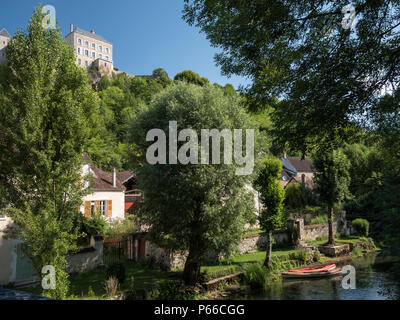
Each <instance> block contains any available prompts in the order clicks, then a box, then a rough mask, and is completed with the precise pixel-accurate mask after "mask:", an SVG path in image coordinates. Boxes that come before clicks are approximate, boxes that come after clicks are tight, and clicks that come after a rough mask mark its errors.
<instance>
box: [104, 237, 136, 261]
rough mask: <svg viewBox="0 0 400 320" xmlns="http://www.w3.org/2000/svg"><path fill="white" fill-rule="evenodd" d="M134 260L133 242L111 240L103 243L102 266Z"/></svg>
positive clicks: (129, 240) (130, 239)
mask: <svg viewBox="0 0 400 320" xmlns="http://www.w3.org/2000/svg"><path fill="white" fill-rule="evenodd" d="M132 260H135V242H134V240H133V239H132V238H131V237H129V238H128V239H124V240H121V239H111V240H107V241H104V264H105V265H109V264H111V263H115V262H124V261H132Z"/></svg>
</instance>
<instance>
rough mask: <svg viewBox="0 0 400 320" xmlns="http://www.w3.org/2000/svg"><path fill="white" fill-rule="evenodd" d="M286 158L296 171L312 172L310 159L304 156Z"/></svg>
mask: <svg viewBox="0 0 400 320" xmlns="http://www.w3.org/2000/svg"><path fill="white" fill-rule="evenodd" d="M287 160H289V162H290V163H291V164H292V166H293V167H294V168H296V170H297V172H313V169H312V161H311V159H309V158H307V157H305V158H304V159H302V158H301V157H288V158H287Z"/></svg>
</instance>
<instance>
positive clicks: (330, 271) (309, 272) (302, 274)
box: [282, 264, 342, 278]
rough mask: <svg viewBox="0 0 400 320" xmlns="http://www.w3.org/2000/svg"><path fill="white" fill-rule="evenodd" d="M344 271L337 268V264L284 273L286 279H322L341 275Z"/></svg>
mask: <svg viewBox="0 0 400 320" xmlns="http://www.w3.org/2000/svg"><path fill="white" fill-rule="evenodd" d="M341 272H342V269H341V268H336V264H330V265H328V266H321V267H314V268H303V269H295V270H289V271H287V272H282V277H284V278H321V277H330V276H339V275H341Z"/></svg>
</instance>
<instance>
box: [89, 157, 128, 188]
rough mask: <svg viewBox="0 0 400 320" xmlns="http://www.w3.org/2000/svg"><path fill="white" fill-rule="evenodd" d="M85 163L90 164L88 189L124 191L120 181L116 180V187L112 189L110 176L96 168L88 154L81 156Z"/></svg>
mask: <svg viewBox="0 0 400 320" xmlns="http://www.w3.org/2000/svg"><path fill="white" fill-rule="evenodd" d="M83 159H84V161H85V162H88V163H89V164H90V169H91V171H92V179H91V183H90V188H91V189H92V190H94V191H124V190H125V187H124V185H123V184H122V183H121V181H119V180H118V177H117V180H116V187H115V188H114V186H113V183H112V175H111V174H108V173H106V172H104V171H103V170H100V169H99V168H97V167H96V166H95V165H94V164H93V163H92V160H91V159H90V157H89V155H88V154H86V153H85V154H84V155H83Z"/></svg>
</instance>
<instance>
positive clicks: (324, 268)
mask: <svg viewBox="0 0 400 320" xmlns="http://www.w3.org/2000/svg"><path fill="white" fill-rule="evenodd" d="M334 269H336V264H330V265H328V266H320V267H314V268H303V269H295V270H289V271H288V272H300V273H312V272H323V271H332V270H334Z"/></svg>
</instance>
